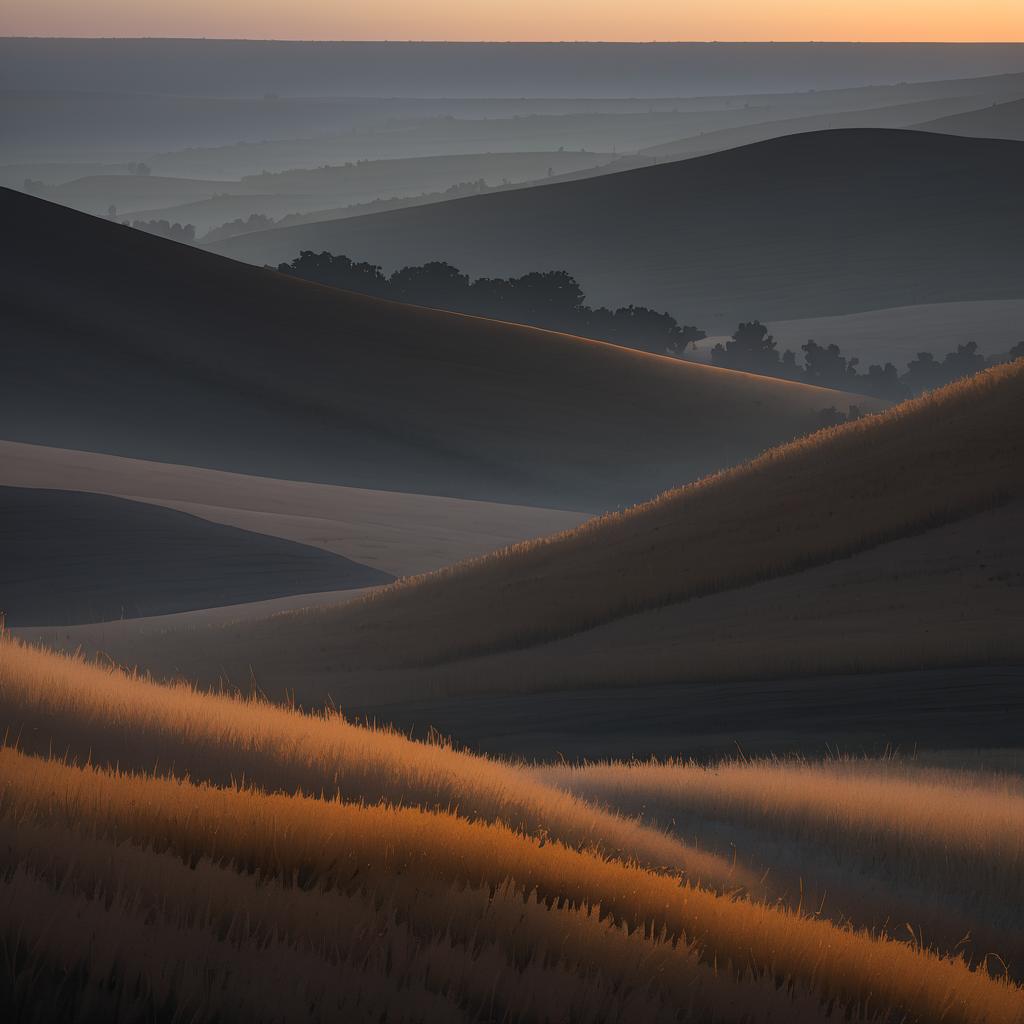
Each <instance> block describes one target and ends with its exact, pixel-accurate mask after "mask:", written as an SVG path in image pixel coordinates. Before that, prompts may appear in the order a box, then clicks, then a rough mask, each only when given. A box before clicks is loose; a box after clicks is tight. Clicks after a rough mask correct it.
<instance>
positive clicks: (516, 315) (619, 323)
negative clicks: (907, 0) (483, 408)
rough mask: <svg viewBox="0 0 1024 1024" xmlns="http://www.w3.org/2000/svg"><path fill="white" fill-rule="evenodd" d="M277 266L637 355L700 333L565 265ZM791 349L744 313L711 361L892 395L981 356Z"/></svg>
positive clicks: (982, 362)
mask: <svg viewBox="0 0 1024 1024" xmlns="http://www.w3.org/2000/svg"><path fill="white" fill-rule="evenodd" d="M278 270H279V271H281V272H282V273H285V274H291V275H293V276H295V277H301V278H303V279H305V280H307V281H316V282H317V283H319V284H325V285H330V286H332V287H335V288H345V289H347V290H349V291H354V292H362V293H363V294H366V295H373V296H376V297H378V298H383V299H393V300H395V301H397V302H407V303H412V304H413V305H417V306H429V307H431V308H434V309H448V310H452V311H454V312H457V313H471V314H474V315H477V316H486V317H491V318H493V319H497V320H510V321H513V322H515V323H523V324H531V325H533V326H536V327H545V328H548V329H549V330H555V331H566V332H569V333H572V334H580V335H583V336H585V337H588V338H597V339H600V340H603V341H611V342H615V343H616V344H619V345H623V346H625V347H627V348H635V349H640V350H641V351H646V352H656V353H659V354H668V355H673V356H679V357H685V355H686V353H687V350H688V349H690V347H691V346H692V345H694V343H695V342H698V341H701V340H702V339H704V338H706V337H707V334H706V333H705V332H704V331H702V330H700V329H699V328H697V327H692V326H689V325H681V324H680V323H679V322H678V321H677V320H676V319H675V318H674V317H673V316H671V315H670V314H669V313H660V312H657V311H656V310H653V309H648V308H647V307H646V306H634V305H629V306H621V307H619V308H618V309H608V308H606V307H604V306H600V307H597V308H593V307H591V306H588V305H587V303H586V296H585V295H584V294H583V290H582V288H581V287H580V285H579V282H578V281H577V280H576V279H575V278H574V277H573V276H572V275H571V274H569V273H567V272H566V271H564V270H547V271H535V272H533V273H529V274H523V275H522V276H521V277H511V278H499V277H480V278H477V279H476V280H471V279H470V277H469V275H468V274H464V273H462V272H461V271H460V270H459V269H458V268H456V267H453V266H452V265H451V264H450V263H443V262H439V261H435V262H431V263H424V264H422V265H420V266H410V267H403V268H402V269H401V270H396V271H395V272H394V273H392V274H390V275H387V274H385V273H384V272H383V270H382V269H381V268H380V267H379V266H376V265H375V264H372V263H359V262H356V261H354V260H351V259H349V258H348V257H347V256H334V255H332V254H331V253H329V252H320V253H315V252H310V251H306V252H303V253H301V254H300V255H299V256H298V258H297V259H295V260H293V261H292V262H291V263H282V264H281V265H280V266H279V267H278ZM800 349H801V352H802V353H803V355H802V359H801V357H798V355H797V353H796V352H794V351H792V350H791V349H786V350H784V351H780V350H779V347H778V344H777V342H776V341H775V339H774V337H773V336H772V335H771V334H770V333H769V329H768V327H767V326H765V325H764V324H763V323H761V322H760V321H759V320H751V321H748V322H745V323H741V324H739V326H738V327H737V328H736V331H735V333H734V334H733V335H732V337H731V338H730V339H729V340H728V341H726V342H725V343H724V344H722V343H719V344H717V345H715V346H714V347H713V348H712V350H711V362H712V364H713V365H715V366H722V367H726V368H728V369H732V370H745V371H747V372H749V373H758V374H762V375H765V376H769V377H781V378H783V379H785V380H794V381H803V382H805V383H808V384H817V385H819V386H821V387H826V388H834V389H836V390H838V391H847V392H856V393H859V394H865V395H873V396H875V397H878V398H885V399H889V400H893V401H898V400H900V399H903V398H908V397H910V396H911V395H917V394H921V393H922V392H924V391H929V390H931V389H932V388H937V387H941V386H942V385H944V384H948V383H951V382H952V381H954V380H958V379H960V378H961V377H968V376H970V375H971V374H973V373H977V372H978V371H979V370H983V369H984V368H985V367H986V366H987V365H988V363H989V361H988V360H986V358H985V357H984V356H983V355H981V353H979V352H978V345H977V342H974V341H969V342H967V343H965V344H963V345H958V346H957V348H956V350H955V351H953V352H948V353H946V355H945V356H943V357H942V358H941V359H939V358H936V357H935V356H934V355H932V353H930V352H919V353H918V354H917V356H916V358H914V359H912V360H910V362H909V363H908V364H907V367H906V369H905V370H904V371H903V373H900V372H899V370H898V369H897V368H896V366H895V365H894V364H893V363H891V362H886V363H883V364H872V365H870V366H868V368H867V370H866V371H862V370H861V368H860V360H859V359H857V358H856V357H855V356H851V357H848V356H845V355H843V353H842V351H841V350H840V348H839V346H838V345H835V344H830V345H819V344H818V343H817V342H816V341H813V340H812V341H808V342H807V343H806V344H804V345H801V346H800ZM1009 356H1010V358H1011V359H1012V358H1018V357H1021V356H1024V341H1022V342H1020V343H1019V344H1017V345H1015V346H1014V347H1013V348H1012V349H1011V350H1010V353H1009Z"/></svg>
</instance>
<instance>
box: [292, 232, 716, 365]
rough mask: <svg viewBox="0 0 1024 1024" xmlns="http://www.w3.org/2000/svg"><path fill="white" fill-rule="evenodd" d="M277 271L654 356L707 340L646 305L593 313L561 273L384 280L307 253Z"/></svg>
mask: <svg viewBox="0 0 1024 1024" xmlns="http://www.w3.org/2000/svg"><path fill="white" fill-rule="evenodd" d="M278 270H279V271H281V273H284V274H292V275H294V276H296V277H302V278H304V279H306V280H309V281H316V282H318V283H320V284H327V285H332V286H333V287H336V288H348V289H350V290H353V291H362V292H365V293H367V294H370V295H380V296H383V297H385V298H391V299H395V300H397V301H399V302H409V303H413V304H416V305H421V306H432V307H434V308H437V309H450V310H453V311H455V312H459V313H475V314H478V315H480V316H487V317H493V318H495V319H499V320H510V321H513V322H516V323H523V324H530V325H533V326H536V327H546V328H548V329H550V330H559V331H568V332H571V333H574V334H583V335H586V336H588V337H593V338H598V339H601V340H604V341H613V342H616V343H617V344H620V345H624V346H627V347H629V348H636V349H642V350H645V351H649V352H657V353H658V354H666V353H668V354H671V355H677V356H678V355H682V354H683V352H684V351H685V350H686V349H687V348H688V347H689V346H691V345H692V344H693V343H694V342H696V341H700V340H701V339H702V338H705V337H707V335H706V334H705V333H704V331H702V330H700V329H699V328H697V327H693V326H690V325H686V326H684V327H680V326H679V323H678V322H677V321H676V319H675V318H674V317H672V316H670V315H669V314H668V313H659V312H657V311H656V310H653V309H648V308H647V307H646V306H634V305H630V306H622V307H620V308H619V309H616V310H611V309H607V308H605V307H603V306H602V307H600V308H599V309H591V308H590V307H589V306H587V305H586V304H585V296H584V294H583V289H582V288H581V287H580V285H579V282H578V281H577V280H576V279H575V278H574V277H573V276H572V275H571V274H569V273H567V272H566V271H564V270H547V271H535V272H533V273H529V274H523V275H522V276H520V277H513V278H499V277H480V278H477V279H476V280H475V281H472V282H470V279H469V277H468V276H467V275H466V274H463V273H461V272H460V271H459V270H458V269H457V268H456V267H453V266H451V264H449V263H442V262H433V263H425V264H423V265H422V266H412V267H403V268H402V269H401V270H396V271H395V272H394V273H393V274H392V275H391V276H390V277H385V276H384V275H383V273H382V272H381V269H380V267H377V266H373V265H371V264H369V263H353V262H352V261H351V260H350V259H348V257H346V256H333V255H331V253H328V252H321V253H314V252H310V251H305V252H302V253H300V254H299V256H298V257H297V258H296V259H294V260H293V261H292V262H291V263H282V264H281V265H280V266H279V267H278Z"/></svg>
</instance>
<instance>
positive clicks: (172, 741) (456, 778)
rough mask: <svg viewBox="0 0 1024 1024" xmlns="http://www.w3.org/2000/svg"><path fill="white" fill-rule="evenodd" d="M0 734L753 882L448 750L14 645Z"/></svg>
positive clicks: (31, 744)
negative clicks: (465, 821)
mask: <svg viewBox="0 0 1024 1024" xmlns="http://www.w3.org/2000/svg"><path fill="white" fill-rule="evenodd" d="M0 723H3V728H4V730H5V731H6V735H7V738H8V742H12V743H16V744H17V745H18V746H19V748H20V749H22V750H24V751H26V752H29V753H37V754H47V755H48V754H50V753H53V754H55V755H56V756H58V757H65V756H68V757H71V758H75V759H78V760H80V761H85V760H87V759H88V760H90V761H91V762H92V763H94V764H99V765H106V766H120V767H122V768H131V769H133V770H137V771H160V772H169V773H173V774H175V775H178V776H179V777H188V778H191V779H195V780H200V781H207V782H214V783H218V784H222V785H227V784H231V783H233V782H237V783H244V784H249V785H256V786H259V787H261V788H263V789H266V790H272V791H279V792H286V793H294V792H302V793H306V794H310V795H314V796H318V795H321V794H322V795H326V796H339V797H341V798H343V799H345V800H354V801H370V802H377V801H380V800H387V801H390V802H392V803H395V804H407V805H414V806H420V807H425V808H428V809H441V810H457V811H458V813H459V814H460V815H461V816H463V817H465V818H469V819H474V820H475V819H480V820H485V821H498V820H500V821H503V822H505V823H507V824H509V825H510V826H512V827H514V828H516V829H520V830H523V831H525V832H529V833H531V834H538V833H543V834H546V835H549V836H551V837H552V838H555V839H558V840H561V841H562V842H565V843H568V844H570V845H573V846H590V845H596V846H598V847H599V848H600V849H601V850H602V851H604V852H605V853H606V854H609V855H613V856H618V857H622V858H626V859H635V860H637V861H639V862H640V863H642V864H644V865H646V866H648V867H654V868H666V869H670V870H673V871H682V872H685V873H686V874H687V875H688V876H690V877H691V878H694V879H699V880H701V881H703V882H705V883H706V884H709V885H713V886H716V887H721V888H733V887H737V886H743V885H750V884H752V883H753V882H754V881H755V878H754V876H752V875H749V874H746V873H744V872H742V871H738V870H736V868H735V866H734V865H732V864H731V863H730V861H729V860H727V859H725V858H721V857H717V856H714V855H710V854H707V853H704V852H702V851H700V850H698V849H696V848H693V847H690V846H688V845H686V844H685V843H683V842H681V841H680V840H678V839H676V838H674V837H671V836H668V835H666V834H665V833H664V832H663V831H661V830H659V829H654V828H648V827H646V826H643V825H639V824H637V823H636V822H634V821H631V820H628V819H626V818H622V817H620V816H618V815H616V814H610V813H608V812H605V811H602V810H600V809H598V808H595V807H593V806H591V805H589V804H587V803H586V802H584V801H581V800H578V799H576V798H575V797H572V796H571V795H569V794H567V793H565V792H564V791H563V790H561V789H558V788H556V787H552V786H547V785H544V784H543V783H541V782H539V781H537V780H536V779H532V778H530V777H529V776H527V775H525V774H524V773H522V772H519V771H517V770H516V769H515V768H513V767H511V766H509V765H506V764H502V763H500V762H497V761H493V760H489V759H487V758H484V757H478V756H475V755H473V754H470V753H466V752H462V751H457V750H454V749H452V748H451V747H450V746H449V745H446V744H442V743H435V744H429V745H427V744H421V743H414V742H412V741H410V740H409V739H407V738H406V737H404V736H402V735H401V734H399V733H396V732H394V731H390V730H372V729H367V728H362V727H359V726H356V725H353V724H351V723H349V722H346V721H345V720H344V718H343V717H342V716H341V715H340V714H337V713H333V712H323V713H320V714H313V715H303V714H298V713H295V712H292V711H289V710H287V709H285V708H279V707H274V706H272V705H269V704H267V703H265V702H263V701H259V700H242V699H238V698H235V697H230V696H216V695H211V694H204V693H201V692H198V691H196V690H194V689H193V688H191V687H190V686H188V685H187V684H185V683H179V684H177V685H172V686H165V685H159V684H156V683H153V682H149V681H147V680H145V679H143V678H141V677H138V676H132V675H129V674H128V673H126V672H123V671H121V670H120V669H117V668H115V667H113V666H109V665H99V664H96V663H90V662H86V661H85V660H84V659H83V658H82V657H80V656H74V655H58V654H54V653H51V652H48V651H43V650H40V649H37V648H34V647H30V646H28V645H25V644H23V643H21V642H19V641H17V640H14V639H13V638H11V637H10V636H9V635H3V634H0Z"/></svg>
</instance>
